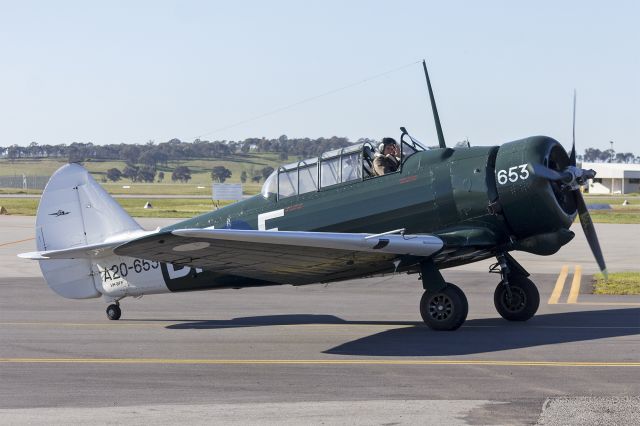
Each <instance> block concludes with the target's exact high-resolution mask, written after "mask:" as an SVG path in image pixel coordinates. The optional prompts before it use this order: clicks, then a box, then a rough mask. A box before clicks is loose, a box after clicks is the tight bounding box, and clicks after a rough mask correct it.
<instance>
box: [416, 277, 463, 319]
mask: <svg viewBox="0 0 640 426" xmlns="http://www.w3.org/2000/svg"><path fill="white" fill-rule="evenodd" d="M468 312H469V303H468V302H467V297H466V296H465V295H464V293H463V292H462V290H460V288H459V287H458V286H456V285H454V284H449V283H447V285H446V287H445V288H443V289H442V290H440V291H439V292H437V293H429V292H426V291H425V292H424V294H423V295H422V298H421V299H420V315H422V320H423V321H424V322H425V324H427V326H429V328H431V329H433V330H456V329H458V328H460V326H461V325H462V323H463V322H464V320H465V319H467V313H468Z"/></svg>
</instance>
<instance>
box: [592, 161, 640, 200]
mask: <svg viewBox="0 0 640 426" xmlns="http://www.w3.org/2000/svg"><path fill="white" fill-rule="evenodd" d="M582 168H583V169H593V170H595V171H596V173H597V175H596V177H595V179H591V180H589V193H590V194H631V193H634V192H640V164H627V163H582Z"/></svg>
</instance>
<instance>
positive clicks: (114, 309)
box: [107, 304, 122, 321]
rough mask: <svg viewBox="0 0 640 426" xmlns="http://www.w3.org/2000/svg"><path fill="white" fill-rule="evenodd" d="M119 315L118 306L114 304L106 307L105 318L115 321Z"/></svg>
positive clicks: (120, 312) (120, 313)
mask: <svg viewBox="0 0 640 426" xmlns="http://www.w3.org/2000/svg"><path fill="white" fill-rule="evenodd" d="M120 315H122V311H120V306H118V305H115V304H113V305H109V306H107V318H109V319H110V320H114V321H115V320H119V319H120Z"/></svg>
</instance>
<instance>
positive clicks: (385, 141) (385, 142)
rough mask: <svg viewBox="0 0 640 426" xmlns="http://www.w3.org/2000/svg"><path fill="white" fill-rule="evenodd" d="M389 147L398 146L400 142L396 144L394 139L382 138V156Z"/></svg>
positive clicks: (380, 150)
mask: <svg viewBox="0 0 640 426" xmlns="http://www.w3.org/2000/svg"><path fill="white" fill-rule="evenodd" d="M387 145H396V146H397V145H398V142H396V140H395V139H394V138H382V142H380V145H378V152H379V153H380V154H384V148H385V147H386V146H387Z"/></svg>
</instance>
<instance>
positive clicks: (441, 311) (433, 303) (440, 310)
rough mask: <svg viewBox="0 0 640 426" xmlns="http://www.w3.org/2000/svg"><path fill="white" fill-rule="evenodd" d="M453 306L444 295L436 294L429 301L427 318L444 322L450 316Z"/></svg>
mask: <svg viewBox="0 0 640 426" xmlns="http://www.w3.org/2000/svg"><path fill="white" fill-rule="evenodd" d="M452 312H453V304H452V303H451V299H449V298H448V297H447V296H446V295H444V294H438V295H436V296H434V297H432V298H431V300H430V301H429V316H430V317H431V318H433V319H435V320H436V321H444V320H446V319H447V318H449V317H450V316H451V314H452Z"/></svg>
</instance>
